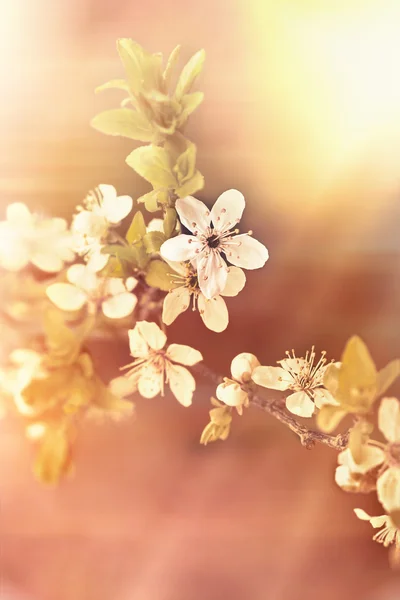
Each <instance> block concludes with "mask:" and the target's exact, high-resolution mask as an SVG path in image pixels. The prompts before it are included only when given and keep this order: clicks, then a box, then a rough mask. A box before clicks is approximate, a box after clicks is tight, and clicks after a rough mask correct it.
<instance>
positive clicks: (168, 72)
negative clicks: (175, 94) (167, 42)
mask: <svg viewBox="0 0 400 600" xmlns="http://www.w3.org/2000/svg"><path fill="white" fill-rule="evenodd" d="M180 52H181V47H180V46H176V47H175V48H174V49H173V50H172V52H171V54H170V55H169V57H168V61H167V65H166V67H165V70H164V73H163V79H164V83H165V88H166V89H167V90H168V87H169V85H170V83H171V77H172V73H173V70H174V68H175V66H176V63H177V62H178V60H179V55H180Z"/></svg>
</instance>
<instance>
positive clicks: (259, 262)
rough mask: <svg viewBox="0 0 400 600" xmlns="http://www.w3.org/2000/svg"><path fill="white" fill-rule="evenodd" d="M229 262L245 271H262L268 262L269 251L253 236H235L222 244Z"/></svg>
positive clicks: (244, 234)
mask: <svg viewBox="0 0 400 600" xmlns="http://www.w3.org/2000/svg"><path fill="white" fill-rule="evenodd" d="M221 247H222V248H223V251H224V252H225V254H226V258H227V260H228V261H229V262H230V263H232V264H233V265H236V266H237V267H242V268H243V269H260V268H261V267H263V266H264V265H265V263H266V262H267V260H268V257H269V255H268V250H267V249H266V247H265V246H264V245H263V244H261V242H258V241H257V240H255V239H254V238H253V237H252V236H251V235H248V234H247V233H243V234H241V235H234V236H233V238H232V239H231V240H227V241H223V243H222V244H221Z"/></svg>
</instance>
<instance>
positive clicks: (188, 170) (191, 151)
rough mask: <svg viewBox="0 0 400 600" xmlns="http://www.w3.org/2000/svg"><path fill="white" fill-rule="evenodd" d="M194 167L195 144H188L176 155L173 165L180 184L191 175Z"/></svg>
mask: <svg viewBox="0 0 400 600" xmlns="http://www.w3.org/2000/svg"><path fill="white" fill-rule="evenodd" d="M195 168H196V146H195V144H189V146H188V147H187V149H186V150H185V152H183V153H182V154H181V155H180V156H179V157H178V160H177V161H176V165H175V167H174V170H175V171H176V173H177V178H178V181H179V183H180V185H183V184H184V183H185V182H186V181H188V180H189V179H190V178H191V177H193V174H194V171H195Z"/></svg>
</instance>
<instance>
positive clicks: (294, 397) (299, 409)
mask: <svg viewBox="0 0 400 600" xmlns="http://www.w3.org/2000/svg"><path fill="white" fill-rule="evenodd" d="M286 408H287V409H288V411H289V412H291V413H293V414H294V415H298V416H299V417H307V418H308V417H311V416H312V415H313V413H314V410H315V404H314V402H313V401H312V400H311V398H310V397H309V396H308V395H307V394H306V393H305V392H295V393H294V394H290V396H288V397H287V398H286Z"/></svg>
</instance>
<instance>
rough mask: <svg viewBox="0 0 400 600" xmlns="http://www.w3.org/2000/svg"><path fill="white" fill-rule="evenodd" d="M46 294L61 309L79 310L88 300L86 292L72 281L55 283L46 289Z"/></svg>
mask: <svg viewBox="0 0 400 600" xmlns="http://www.w3.org/2000/svg"><path fill="white" fill-rule="evenodd" d="M46 294H47V296H48V298H49V299H50V300H51V301H52V302H53V304H55V305H56V306H57V307H58V308H61V310H68V311H69V310H71V311H74V310H79V309H81V308H82V306H84V305H85V304H86V302H87V300H88V297H87V295H86V293H85V292H84V291H83V290H81V289H80V288H78V287H76V286H75V285H72V283H53V284H52V285H49V287H48V288H47V289H46Z"/></svg>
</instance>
